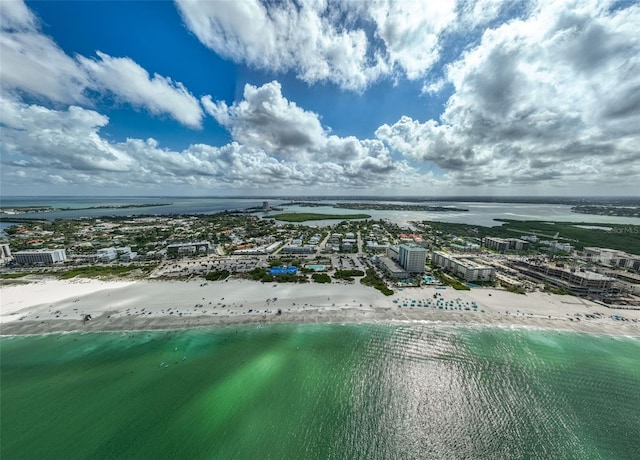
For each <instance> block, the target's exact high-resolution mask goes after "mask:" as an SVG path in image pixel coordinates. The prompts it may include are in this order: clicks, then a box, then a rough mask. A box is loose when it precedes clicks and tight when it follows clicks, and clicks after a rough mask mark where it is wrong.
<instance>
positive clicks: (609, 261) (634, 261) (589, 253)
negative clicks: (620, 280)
mask: <svg viewBox="0 0 640 460" xmlns="http://www.w3.org/2000/svg"><path fill="white" fill-rule="evenodd" d="M582 256H583V257H584V258H585V259H587V260H588V261H589V262H591V263H599V264H602V265H608V266H611V267H619V268H626V269H627V270H632V271H640V256H638V255H634V254H628V253H626V252H624V251H618V250H615V249H607V248H596V247H586V248H584V250H583V252H582Z"/></svg>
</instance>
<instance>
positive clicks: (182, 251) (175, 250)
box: [167, 241, 211, 257]
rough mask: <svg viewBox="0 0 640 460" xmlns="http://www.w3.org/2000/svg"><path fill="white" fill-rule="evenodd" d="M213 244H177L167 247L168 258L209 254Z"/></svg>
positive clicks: (204, 242)
mask: <svg viewBox="0 0 640 460" xmlns="http://www.w3.org/2000/svg"><path fill="white" fill-rule="evenodd" d="M210 251H211V243H209V242H208V241H199V242H197V243H177V244H170V245H169V246H167V256H173V257H175V256H184V255H193V254H198V253H200V254H209V252H210Z"/></svg>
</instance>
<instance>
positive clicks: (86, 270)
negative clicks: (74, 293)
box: [59, 265, 138, 280]
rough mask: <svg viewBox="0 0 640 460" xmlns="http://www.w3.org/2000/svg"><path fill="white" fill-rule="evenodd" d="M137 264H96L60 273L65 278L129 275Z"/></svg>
mask: <svg viewBox="0 0 640 460" xmlns="http://www.w3.org/2000/svg"><path fill="white" fill-rule="evenodd" d="M137 268H138V267H136V266H123V265H106V266H105V265H96V266H92V267H82V268H73V269H71V270H67V271H65V272H62V273H60V274H59V276H60V278H61V279H63V280H68V279H71V278H75V277H76V276H80V277H82V278H97V277H102V276H127V275H129V274H130V273H131V272H132V271H134V270H136V269H137Z"/></svg>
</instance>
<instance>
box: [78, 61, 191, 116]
mask: <svg viewBox="0 0 640 460" xmlns="http://www.w3.org/2000/svg"><path fill="white" fill-rule="evenodd" d="M97 54H98V57H99V58H100V59H87V58H85V57H82V56H78V58H77V59H78V62H79V63H80V65H81V66H82V68H83V69H84V70H85V71H86V73H87V75H88V76H89V78H90V79H91V86H92V87H93V88H94V89H97V90H99V91H102V92H110V93H113V94H114V95H116V96H117V97H118V98H119V99H121V100H123V101H126V102H128V103H130V104H132V105H134V106H138V107H144V108H146V109H147V110H149V111H150V112H151V113H154V114H164V113H167V114H169V115H171V116H172V117H173V118H174V119H176V120H178V121H179V122H180V123H182V124H184V125H186V126H189V127H192V128H198V127H200V125H201V120H202V116H203V113H202V109H201V107H200V104H199V102H198V100H197V99H196V98H195V97H194V96H193V95H192V94H191V93H190V92H189V91H188V90H187V89H186V88H185V87H184V85H183V84H182V83H179V82H173V81H172V80H171V79H170V78H168V77H163V76H161V75H158V74H154V75H153V77H150V76H149V73H148V72H147V71H146V70H145V69H143V68H142V67H141V66H140V65H139V64H137V63H135V62H134V61H133V60H131V59H129V58H114V57H111V56H109V55H107V54H105V53H102V52H100V51H98V52H97Z"/></svg>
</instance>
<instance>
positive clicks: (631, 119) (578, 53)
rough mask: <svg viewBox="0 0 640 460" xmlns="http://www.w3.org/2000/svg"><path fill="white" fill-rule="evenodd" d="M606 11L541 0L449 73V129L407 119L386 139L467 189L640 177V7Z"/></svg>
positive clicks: (595, 5)
mask: <svg viewBox="0 0 640 460" xmlns="http://www.w3.org/2000/svg"><path fill="white" fill-rule="evenodd" d="M608 6H609V5H607V4H603V2H582V1H574V2H551V3H550V2H541V3H540V4H539V5H538V6H537V8H534V9H533V13H532V15H531V16H530V17H528V18H525V19H520V20H512V21H510V22H508V23H504V24H502V25H500V26H498V27H496V28H495V29H490V30H487V31H485V33H484V35H483V37H482V40H481V42H480V44H479V45H478V46H477V47H475V48H473V49H471V50H469V51H468V52H466V53H464V54H463V55H462V57H461V58H460V59H459V60H458V61H456V62H454V63H452V64H450V65H449V66H448V69H447V72H446V78H447V81H448V82H449V83H450V84H452V85H453V87H454V90H455V91H454V94H453V95H452V96H451V97H450V99H449V100H448V102H447V104H446V108H445V111H444V112H443V114H442V115H441V121H440V122H437V121H435V120H429V121H427V122H425V123H420V122H418V121H416V120H413V119H411V118H409V117H403V118H401V119H400V120H399V121H398V122H397V123H395V124H393V125H391V126H389V125H383V126H382V127H380V128H379V129H378V131H377V132H376V135H377V137H378V138H379V139H380V140H382V141H384V142H385V143H386V144H387V145H389V147H391V148H392V149H393V150H394V151H398V152H401V153H403V154H405V155H406V156H408V157H410V158H413V159H416V160H420V161H431V162H435V163H437V164H438V165H439V166H440V167H441V168H444V169H446V170H447V171H449V176H448V177H449V178H450V179H451V180H452V181H454V183H458V184H462V185H469V186H472V185H483V184H495V185H506V186H509V185H518V184H531V185H533V184H563V183H564V184H568V183H582V184H584V183H587V182H588V183H605V182H611V181H614V179H611V178H614V177H629V174H630V175H632V176H633V175H635V176H636V178H637V177H640V165H639V163H638V147H637V146H638V145H640V144H639V143H640V131H639V130H638V129H637V127H638V126H640V29H638V28H637V27H636V24H640V6H639V5H632V6H629V7H628V8H623V9H618V10H611V9H609V7H608ZM616 180H617V179H616Z"/></svg>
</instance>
